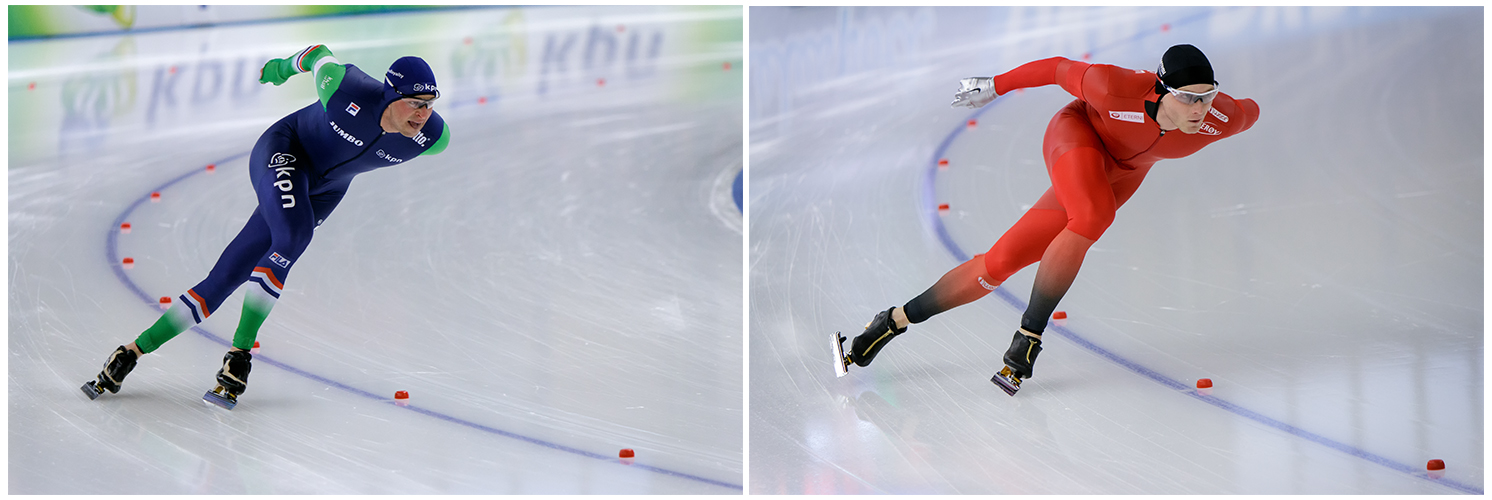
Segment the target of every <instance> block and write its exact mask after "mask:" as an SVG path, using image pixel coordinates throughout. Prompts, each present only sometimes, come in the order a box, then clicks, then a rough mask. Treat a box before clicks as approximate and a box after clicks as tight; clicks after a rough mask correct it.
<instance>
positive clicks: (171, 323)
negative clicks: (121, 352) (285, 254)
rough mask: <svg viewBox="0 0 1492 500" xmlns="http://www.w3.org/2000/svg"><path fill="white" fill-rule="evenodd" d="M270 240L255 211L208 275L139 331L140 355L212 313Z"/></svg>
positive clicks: (260, 254) (261, 253) (249, 268)
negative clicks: (144, 328) (142, 330)
mask: <svg viewBox="0 0 1492 500" xmlns="http://www.w3.org/2000/svg"><path fill="white" fill-rule="evenodd" d="M269 242H270V238H269V227H268V226H267V225H266V224H265V223H264V219H263V218H262V217H260V216H259V214H258V211H257V210H256V211H255V213H254V214H252V215H250V216H249V221H248V223H246V224H244V227H243V229H241V230H239V232H238V236H235V237H234V238H233V241H232V242H230V243H228V247H227V248H225V249H223V254H222V255H221V256H219V257H218V262H217V264H214V265H213V266H212V271H211V272H208V273H207V278H205V279H203V280H202V282H200V283H197V285H196V286H193V287H192V288H190V289H188V290H187V291H186V293H183V294H181V296H179V297H178V299H179V300H177V301H176V303H174V304H172V305H171V308H170V309H167V310H166V312H165V314H162V315H161V317H160V318H159V319H157V320H156V322H155V324H153V325H151V326H150V328H147V329H146V330H145V331H144V332H141V333H140V336H139V337H137V338H136V339H135V342H134V343H133V344H132V345H136V346H138V348H139V350H140V352H141V353H142V354H143V353H148V352H152V351H155V350H156V349H159V348H160V346H161V345H162V344H165V343H166V341H168V340H171V339H172V338H175V337H176V336H177V335H179V334H181V332H184V331H186V330H187V329H188V328H191V327H192V326H194V325H196V324H198V323H201V322H202V320H204V319H207V317H208V316H211V315H212V313H213V312H216V311H217V310H218V307H219V306H221V305H222V304H223V301H225V300H227V299H228V296H229V295H231V294H232V293H233V291H234V290H235V289H237V288H238V286H239V285H241V284H243V282H244V281H245V280H247V279H248V278H249V271H250V270H252V269H253V266H254V262H256V261H258V260H259V258H260V257H262V256H263V255H264V252H265V249H267V248H269Z"/></svg>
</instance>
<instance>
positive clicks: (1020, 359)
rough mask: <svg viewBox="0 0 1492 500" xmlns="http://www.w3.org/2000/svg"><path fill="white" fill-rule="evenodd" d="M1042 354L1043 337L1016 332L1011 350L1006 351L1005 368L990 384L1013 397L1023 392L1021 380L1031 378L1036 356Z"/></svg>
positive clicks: (1024, 330)
mask: <svg viewBox="0 0 1492 500" xmlns="http://www.w3.org/2000/svg"><path fill="white" fill-rule="evenodd" d="M1038 354H1041V335H1039V334H1035V333H1031V332H1028V331H1026V329H1025V328H1022V329H1020V330H1017V331H1016V332H1015V338H1013V339H1010V349H1007V350H1006V351H1005V368H1002V369H1001V370H1000V373H997V374H995V376H994V377H993V378H991V379H990V382H994V383H995V385H998V386H1000V390H1003V391H1005V393H1006V394H1009V395H1011V396H1014V395H1015V392H1016V391H1019V390H1021V380H1023V379H1028V378H1031V369H1032V367H1034V366H1035V365H1036V355H1038Z"/></svg>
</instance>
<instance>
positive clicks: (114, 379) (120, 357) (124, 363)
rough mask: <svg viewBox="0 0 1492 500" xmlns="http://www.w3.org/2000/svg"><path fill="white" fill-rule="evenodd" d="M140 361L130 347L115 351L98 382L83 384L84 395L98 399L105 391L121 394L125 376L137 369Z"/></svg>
mask: <svg viewBox="0 0 1492 500" xmlns="http://www.w3.org/2000/svg"><path fill="white" fill-rule="evenodd" d="M139 360H140V357H139V356H137V355H135V351H131V350H129V348H128V347H125V346H119V348H118V349H114V353H113V354H110V355H109V360H108V361H106V362H104V370H103V371H101V372H98V380H90V381H88V382H87V383H85V384H83V394H87V395H88V399H98V396H99V395H100V394H103V393H104V391H105V390H107V391H109V392H110V393H114V394H117V393H119V384H122V383H124V376H125V375H129V374H130V370H133V369H135V363H136V362H138V361H139Z"/></svg>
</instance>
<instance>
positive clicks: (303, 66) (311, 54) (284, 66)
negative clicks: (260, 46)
mask: <svg viewBox="0 0 1492 500" xmlns="http://www.w3.org/2000/svg"><path fill="white" fill-rule="evenodd" d="M323 59H325V62H332V63H336V62H338V61H337V59H336V58H335V57H333V56H332V51H331V50H329V49H327V48H326V46H325V45H312V46H310V47H306V48H305V49H303V50H301V51H299V52H296V53H295V54H293V55H291V56H290V57H286V58H284V59H279V58H276V59H270V60H269V62H266V63H264V67H263V68H260V69H259V83H273V84H275V85H276V86H279V85H280V84H282V83H285V81H286V80H289V79H290V77H292V76H295V75H296V74H298V73H308V72H310V71H311V70H313V69H316V65H317V64H319V63H320V62H323Z"/></svg>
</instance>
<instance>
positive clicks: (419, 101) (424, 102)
mask: <svg viewBox="0 0 1492 500" xmlns="http://www.w3.org/2000/svg"><path fill="white" fill-rule="evenodd" d="M434 100H435V96H434V95H431V94H418V95H412V96H409V97H405V98H403V99H399V100H397V101H394V102H393V103H390V104H389V107H388V109H386V110H384V112H383V125H384V127H383V128H384V130H386V131H389V132H398V133H399V134H400V135H403V136H405V137H414V136H416V135H419V133H420V129H421V128H424V127H425V121H426V120H429V119H430V113H433V112H434V111H433V110H431V109H430V106H431V105H432V104H433V101H434Z"/></svg>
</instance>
